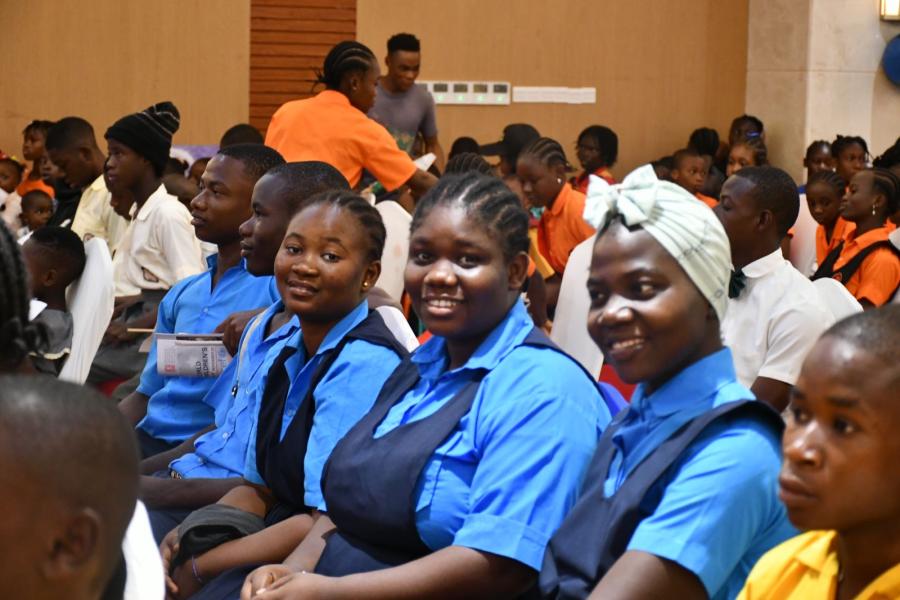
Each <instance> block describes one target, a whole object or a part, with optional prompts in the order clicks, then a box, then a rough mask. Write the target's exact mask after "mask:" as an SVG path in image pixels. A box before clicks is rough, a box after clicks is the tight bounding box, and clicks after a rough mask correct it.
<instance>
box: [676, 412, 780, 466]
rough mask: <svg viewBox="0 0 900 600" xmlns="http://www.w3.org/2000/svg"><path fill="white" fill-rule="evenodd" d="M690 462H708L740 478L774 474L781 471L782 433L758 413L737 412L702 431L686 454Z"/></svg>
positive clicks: (720, 418) (770, 421)
mask: <svg viewBox="0 0 900 600" xmlns="http://www.w3.org/2000/svg"><path fill="white" fill-rule="evenodd" d="M754 402H758V400H756V401H754ZM691 461H698V462H706V461H708V462H710V463H711V464H715V465H717V466H716V468H717V469H719V468H721V471H723V472H725V471H732V472H734V473H736V474H737V476H738V477H739V478H741V479H748V480H749V479H751V478H755V477H758V476H760V475H763V474H767V475H772V474H773V473H774V474H777V472H778V471H780V469H781V430H780V429H779V428H777V427H774V426H773V421H772V420H766V419H764V418H763V417H762V416H761V415H759V414H758V413H750V412H749V411H746V410H740V409H738V410H737V411H736V412H732V413H729V414H725V415H722V416H720V417H719V418H718V419H716V420H715V421H713V422H712V423H710V424H709V425H708V426H707V427H706V428H705V429H704V430H703V432H702V433H701V434H700V435H699V436H698V437H697V439H696V440H695V441H694V443H693V444H691V446H690V447H689V449H688V451H687V452H686V454H685V462H691Z"/></svg>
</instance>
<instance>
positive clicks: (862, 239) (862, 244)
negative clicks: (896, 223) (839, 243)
mask: <svg viewBox="0 0 900 600" xmlns="http://www.w3.org/2000/svg"><path fill="white" fill-rule="evenodd" d="M888 239H889V235H888V230H887V227H878V228H877V229H873V230H871V231H867V232H865V233H864V234H862V235H859V236H858V235H856V230H855V229H854V230H853V231H851V232H850V233H848V234H847V243H848V244H853V245H855V246H859V248H860V249H863V248H866V247H868V246H871V245H872V244H875V243H877V242H884V241H886V240H888Z"/></svg>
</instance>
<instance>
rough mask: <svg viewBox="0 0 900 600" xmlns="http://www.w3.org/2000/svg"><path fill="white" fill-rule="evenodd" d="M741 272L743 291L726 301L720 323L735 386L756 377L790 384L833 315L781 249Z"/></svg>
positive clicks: (749, 381)
mask: <svg viewBox="0 0 900 600" xmlns="http://www.w3.org/2000/svg"><path fill="white" fill-rule="evenodd" d="M743 271H744V275H746V276H747V286H746V287H745V288H744V290H743V292H741V294H740V296H738V297H737V298H730V299H729V300H728V310H727V311H726V313H725V319H724V320H723V321H722V339H723V341H724V342H725V345H726V346H728V347H729V348H731V352H732V354H733V355H734V367H735V371H736V372H737V377H738V381H740V382H741V383H742V384H743V385H745V386H747V387H750V386H752V385H753V382H754V381H755V380H756V378H757V377H767V378H769V379H775V380H777V381H782V382H784V383H787V384H789V385H794V383H796V382H797V376H798V375H799V373H800V366H801V365H802V364H803V360H804V359H805V358H806V355H807V353H809V351H810V349H811V348H812V345H813V343H815V341H816V340H817V339H818V338H819V336H820V335H821V334H822V332H824V331H825V330H826V329H827V328H828V327H830V326H831V324H832V323H834V316H833V315H832V314H831V311H830V310H829V309H828V307H827V306H826V305H825V303H824V302H823V301H822V299H821V297H820V296H819V293H818V292H817V291H816V288H815V286H813V284H812V282H811V281H810V280H809V279H807V278H806V277H804V276H803V275H802V274H801V273H800V271H798V270H797V269H795V268H794V267H793V266H792V265H791V263H789V262H788V261H786V260H785V259H784V257H783V256H782V254H781V249H778V250H776V251H775V252H773V253H772V254H769V255H768V256H764V257H762V258H760V259H758V260H755V261H753V262H752V263H750V264H749V265H747V266H745V267H744V268H743Z"/></svg>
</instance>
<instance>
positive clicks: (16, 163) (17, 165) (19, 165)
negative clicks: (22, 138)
mask: <svg viewBox="0 0 900 600" xmlns="http://www.w3.org/2000/svg"><path fill="white" fill-rule="evenodd" d="M0 164H8V165H12V166H13V167H15V168H16V171H18V172H19V176H20V177H21V176H22V173H24V172H25V165H23V164H22V163H20V162H19V161H17V160H16V159H14V158H13V157H11V156H4V157H3V158H0Z"/></svg>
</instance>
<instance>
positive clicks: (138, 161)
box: [105, 140, 153, 193]
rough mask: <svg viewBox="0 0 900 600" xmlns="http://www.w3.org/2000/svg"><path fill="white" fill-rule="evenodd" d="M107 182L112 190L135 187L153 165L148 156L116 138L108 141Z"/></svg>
mask: <svg viewBox="0 0 900 600" xmlns="http://www.w3.org/2000/svg"><path fill="white" fill-rule="evenodd" d="M107 147H108V153H107V156H106V165H105V169H106V178H105V179H106V183H107V185H108V187H109V191H110V192H113V193H115V192H117V191H127V190H133V189H135V188H136V187H137V186H138V184H139V183H140V181H141V179H142V178H143V177H144V175H145V174H146V173H147V171H148V170H150V171H152V170H153V165H151V164H150V161H148V160H147V159H146V158H144V157H143V156H141V155H140V154H138V153H137V152H135V151H134V150H132V149H131V148H129V147H128V146H126V145H125V144H123V143H121V142H118V141H116V140H108V141H107Z"/></svg>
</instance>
